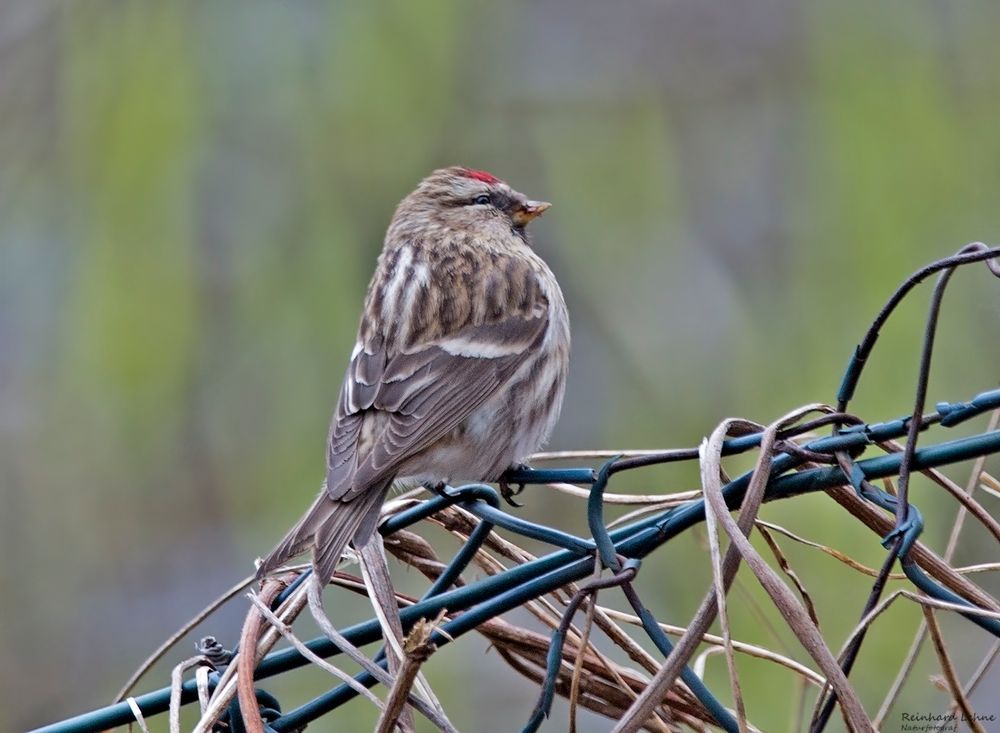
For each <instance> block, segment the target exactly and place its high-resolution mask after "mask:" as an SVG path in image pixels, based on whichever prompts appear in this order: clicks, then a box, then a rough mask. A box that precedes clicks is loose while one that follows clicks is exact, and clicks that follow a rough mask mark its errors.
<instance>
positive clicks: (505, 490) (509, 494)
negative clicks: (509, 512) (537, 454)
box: [497, 463, 528, 507]
mask: <svg viewBox="0 0 1000 733" xmlns="http://www.w3.org/2000/svg"><path fill="white" fill-rule="evenodd" d="M526 468H528V466H526V465H525V464H523V463H515V464H514V465H513V466H511V467H510V468H508V469H507V470H506V471H504V475H503V476H501V477H500V480H499V481H497V484H498V485H499V487H500V496H502V497H503V500H504V501H505V502H507V503H508V504H510V506H518V507H520V506H524V504H521V503H520V502H517V501H514V497H515V496H517V495H518V494H520V493H521V492H522V491H524V484H522V483H517V484H514V486H515V487H516V488H514V487H512V486H511V483H510V481H508V480H507V475H508V474H510V473H511V472H512V471H523V470H525V469H526Z"/></svg>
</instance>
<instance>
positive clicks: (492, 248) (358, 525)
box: [257, 166, 570, 585]
mask: <svg viewBox="0 0 1000 733" xmlns="http://www.w3.org/2000/svg"><path fill="white" fill-rule="evenodd" d="M549 207H550V204H549V203H547V202H544V201H534V200H531V199H529V198H527V197H526V196H525V195H524V194H522V193H519V192H518V191H516V190H514V189H513V188H511V187H510V185H508V184H507V183H506V182H504V181H503V180H501V179H500V178H498V177H496V176H494V175H493V174H491V173H488V172H486V171H482V170H476V169H472V168H465V167H459V166H452V167H448V168H441V169H439V170H435V171H433V172H432V173H431V174H430V175H428V176H427V177H426V178H424V179H423V180H422V181H421V182H420V183H419V184H418V185H417V187H416V188H415V189H414V190H413V191H412V192H411V193H410V194H409V195H407V196H406V197H405V198H403V200H402V201H401V202H400V203H399V205H398V207H397V208H396V210H395V213H394V215H393V217H392V219H391V221H390V223H389V227H388V229H387V231H386V235H385V240H384V244H383V248H382V251H381V253H380V255H379V257H378V262H377V265H376V268H375V273H374V275H373V276H372V279H371V282H370V284H369V286H368V290H367V294H366V296H365V300H364V306H363V310H362V314H361V319H360V324H359V326H358V332H357V342H356V344H355V346H354V349H353V351H352V353H351V358H350V362H349V364H348V366H347V371H346V374H345V375H344V380H343V383H342V385H341V388H340V396H339V398H338V400H337V403H336V408H335V410H334V414H333V418H332V420H331V423H330V429H329V433H328V437H327V449H326V480H325V482H324V484H323V488H322V490H321V491H320V493H319V496H318V497H317V498H316V500H315V501H314V502H313V504H312V506H311V507H309V509H308V511H306V513H305V514H304V515H303V516H302V518H301V519H300V520H299V521H298V522H297V523H296V524H295V525H294V527H292V529H291V530H290V531H289V532H288V534H287V535H286V536H285V537H284V539H282V540H281V542H279V543H278V545H277V546H276V547H275V548H274V550H272V551H271V552H270V553H269V554H268V555H267V556H266V557H265V558H264V559H263V560H262V561H260V563H259V565H258V572H257V578H258V580H262V579H264V578H265V577H266V576H268V575H269V574H272V573H273V572H274V571H275V570H277V569H278V568H279V567H281V566H282V565H283V564H285V563H286V562H288V561H289V560H290V559H292V558H294V557H297V556H299V555H303V554H305V553H307V552H311V555H312V568H313V572H314V573H315V577H316V579H317V580H318V581H320V582H322V583H323V584H324V585H325V584H326V583H327V582H329V580H330V578H331V576H332V575H333V572H334V570H335V569H336V566H337V563H338V562H339V560H340V558H341V555H342V554H343V552H344V550H345V549H346V547H347V545H348V543H353V545H354V547H356V548H359V547H362V546H364V544H365V543H366V542H367V541H368V539H369V538H370V537H371V536H372V534H373V532H374V531H375V529H376V527H377V525H378V521H379V515H380V509H381V506H382V504H383V502H384V501H385V498H386V496H387V494H388V491H389V489H390V486H391V485H392V484H393V483H394V482H396V481H398V482H400V483H401V484H404V485H426V486H430V487H441V486H443V485H446V484H449V483H451V482H456V481H472V482H501V480H502V477H503V476H504V474H505V473H506V472H507V470H508V469H510V468H512V467H518V466H521V465H523V462H524V461H525V460H526V459H527V458H528V456H530V455H531V454H532V453H534V452H535V451H537V450H538V449H539V448H540V447H541V446H542V445H543V444H544V443H545V442H546V441H547V440H548V438H549V435H550V434H551V432H552V430H553V428H554V426H555V424H556V421H557V420H558V417H559V412H560V410H561V407H562V402H563V396H564V393H565V389H566V377H567V371H568V366H569V355H570V324H569V314H568V312H567V309H566V303H565V300H564V298H563V294H562V291H561V289H560V287H559V283H558V282H557V281H556V278H555V275H554V274H553V273H552V270H551V269H549V267H548V265H547V264H546V263H545V262H544V261H543V260H542V258H541V257H540V256H539V255H538V254H537V253H536V252H535V250H534V248H533V246H532V240H531V237H530V235H529V233H528V231H527V226H528V224H529V223H530V222H531V221H532V220H534V219H535V218H536V217H538V216H540V215H542V214H543V213H544V212H545V211H546V210H548V209H549ZM502 487H503V488H506V486H505V485H503V484H502Z"/></svg>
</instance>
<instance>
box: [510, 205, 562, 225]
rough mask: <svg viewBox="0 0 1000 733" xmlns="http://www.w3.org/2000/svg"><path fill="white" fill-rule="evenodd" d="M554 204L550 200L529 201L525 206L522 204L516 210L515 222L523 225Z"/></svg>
mask: <svg viewBox="0 0 1000 733" xmlns="http://www.w3.org/2000/svg"><path fill="white" fill-rule="evenodd" d="M550 206H552V204H550V203H549V202H548V201H529V202H528V203H527V204H525V205H524V206H520V207H518V208H517V209H515V210H514V216H513V217H512V218H513V219H514V223H515V224H517V225H518V226H519V227H523V226H524V225H525V224H527V223H528V222H529V221H531V220H532V219H536V218H538V217H539V216H541V215H542V214H544V213H545V212H546V211H548V209H549V207H550Z"/></svg>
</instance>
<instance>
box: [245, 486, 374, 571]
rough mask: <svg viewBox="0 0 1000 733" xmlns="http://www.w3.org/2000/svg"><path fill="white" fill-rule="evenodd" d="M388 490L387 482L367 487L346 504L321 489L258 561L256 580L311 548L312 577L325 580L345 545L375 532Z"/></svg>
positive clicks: (363, 538) (333, 568) (364, 540)
mask: <svg viewBox="0 0 1000 733" xmlns="http://www.w3.org/2000/svg"><path fill="white" fill-rule="evenodd" d="M388 490H389V484H388V483H386V484H385V485H384V486H371V487H369V488H368V489H366V490H365V491H364V492H363V493H361V494H360V495H358V496H356V497H354V498H353V499H351V500H350V501H342V500H336V499H331V498H330V496H329V494H327V493H326V488H325V487H324V489H323V491H322V492H320V495H319V496H318V497H317V498H316V501H314V502H313V505H312V506H311V507H309V511H307V512H306V513H305V515H303V517H302V518H301V519H300V520H299V521H298V522H297V523H296V525H295V526H294V527H292V529H291V531H289V533H288V534H287V535H285V538H284V539H283V540H281V542H279V543H278V546H277V547H275V548H274V549H273V550H272V551H271V552H270V554H269V555H268V556H267V557H266V558H264V560H263V562H261V564H260V567H259V568H258V569H257V579H258V580H260V579H262V578H264V577H265V576H266V575H268V574H270V573H272V572H274V571H275V570H276V569H277V568H278V567H279V566H281V565H282V564H284V563H285V562H287V561H288V560H290V559H292V558H293V557H295V556H296V555H301V554H302V553H304V552H306V551H307V550H309V549H310V548H311V549H312V553H313V556H312V565H313V572H315V573H316V577H318V578H320V579H323V580H324V581H326V580H329V578H330V576H331V575H333V571H334V570H335V569H336V567H337V563H338V562H339V561H340V556H341V555H342V554H343V552H344V548H346V547H347V543H348V542H351V541H354V543H355V544H356V545H358V544H364V542H366V541H367V540H368V537H369V536H371V534H372V532H373V531H374V530H375V526H376V525H377V524H378V513H379V509H380V508H381V506H382V502H383V501H384V500H385V495H386V493H387V492H388ZM362 535H363V536H362Z"/></svg>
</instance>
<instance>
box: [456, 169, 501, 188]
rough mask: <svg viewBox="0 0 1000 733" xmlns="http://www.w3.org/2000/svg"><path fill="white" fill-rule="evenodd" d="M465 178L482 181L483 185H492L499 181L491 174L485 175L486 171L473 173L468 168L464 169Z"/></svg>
mask: <svg viewBox="0 0 1000 733" xmlns="http://www.w3.org/2000/svg"><path fill="white" fill-rule="evenodd" d="M465 176H466V178H474V179H475V180H477V181H482V182H483V183H488V184H491V185H492V184H494V183H500V179H499V178H497V177H496V176H495V175H493V174H492V173H487V172H486V171H474V170H472V169H470V168H466V169H465Z"/></svg>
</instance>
